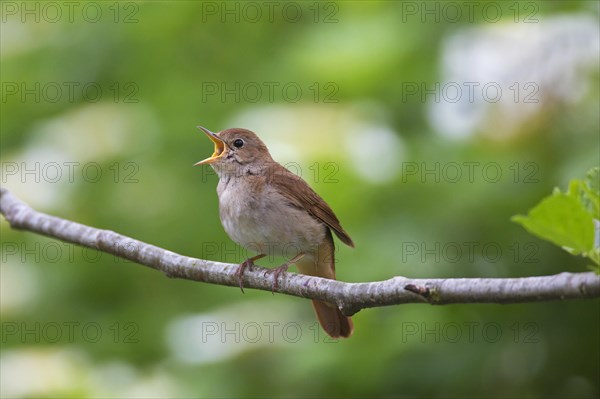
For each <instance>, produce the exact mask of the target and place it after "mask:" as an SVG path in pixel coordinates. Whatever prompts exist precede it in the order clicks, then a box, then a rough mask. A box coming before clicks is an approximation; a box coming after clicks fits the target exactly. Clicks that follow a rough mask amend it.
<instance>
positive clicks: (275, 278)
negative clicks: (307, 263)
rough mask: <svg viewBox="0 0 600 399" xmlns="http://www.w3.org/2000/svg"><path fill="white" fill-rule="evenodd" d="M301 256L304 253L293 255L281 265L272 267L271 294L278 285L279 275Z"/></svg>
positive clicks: (302, 256)
mask: <svg viewBox="0 0 600 399" xmlns="http://www.w3.org/2000/svg"><path fill="white" fill-rule="evenodd" d="M302 258H304V253H302V252H300V253H299V254H298V255H296V256H294V257H293V258H292V259H290V260H288V261H287V262H285V263H284V264H283V265H281V266H278V267H276V268H274V269H272V271H273V274H274V276H273V286H272V287H271V292H272V293H273V294H274V293H275V290H276V289H277V288H278V286H279V275H280V274H281V273H283V272H285V271H286V270H287V269H288V268H289V267H290V266H291V265H293V264H294V263H296V262H298V261H299V260H300V259H302Z"/></svg>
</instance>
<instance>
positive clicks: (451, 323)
mask: <svg viewBox="0 0 600 399" xmlns="http://www.w3.org/2000/svg"><path fill="white" fill-rule="evenodd" d="M91 3H92V4H93V5H92V6H89V5H87V4H88V3H83V2H73V3H72V4H74V5H72V7H74V8H73V9H72V11H73V13H72V18H71V15H70V14H69V13H68V11H69V8H68V7H69V6H67V5H66V3H60V2H58V3H54V4H57V5H59V8H58V9H59V10H60V11H61V14H60V15H57V14H56V13H55V10H54V9H52V8H48V7H49V6H47V5H45V3H43V2H4V3H3V5H2V32H1V33H2V34H1V44H2V49H1V80H2V103H1V106H2V109H1V117H0V120H1V122H0V124H1V125H0V130H1V138H2V150H1V151H2V152H1V156H2V186H3V187H6V188H8V189H9V190H11V191H13V192H14V193H15V194H16V195H18V196H19V197H21V198H22V199H23V200H25V201H26V202H28V203H29V204H31V205H32V206H34V207H36V208H37V209H39V210H42V211H45V212H48V213H51V214H55V215H57V216H60V217H63V218H67V219H71V220H75V221H77V222H80V223H84V224H88V225H91V226H95V227H99V228H106V229H110V230H114V231H117V232H119V233H122V234H125V235H128V236H131V237H134V238H136V239H139V240H141V241H144V242H148V243H151V244H154V245H158V246H160V247H163V248H167V249H169V250H172V251H174V252H177V253H180V254H184V255H188V256H193V257H198V258H205V259H211V260H216V261H223V262H239V261H241V260H243V259H244V257H245V255H246V253H245V252H244V251H243V250H240V249H239V248H238V247H237V246H236V245H235V244H234V243H233V242H231V240H230V239H229V238H228V237H227V236H226V234H225V232H224V231H223V229H222V227H221V225H220V222H219V218H218V207H217V198H216V193H215V188H216V184H217V178H216V176H215V175H214V173H213V172H212V171H211V170H210V169H208V168H204V169H202V168H193V167H192V164H193V163H195V162H197V161H199V160H201V159H203V158H206V157H207V156H208V155H210V153H211V152H212V144H211V143H210V142H209V140H207V139H206V138H205V137H204V136H203V135H202V134H201V132H200V131H198V130H197V129H196V128H195V126H196V125H199V124H201V125H203V126H206V127H207V128H209V129H211V130H215V131H218V130H222V129H225V128H229V127H236V126H237V127H245V128H249V129H251V130H254V131H256V132H257V133H258V134H259V135H260V136H261V137H262V138H263V140H264V141H265V142H266V144H267V145H268V146H269V148H270V149H271V152H272V154H273V156H274V158H276V159H277V160H279V161H280V162H281V163H282V164H285V165H287V166H288V167H289V168H290V169H292V170H293V171H294V172H296V173H299V174H301V175H302V177H303V178H304V179H305V180H307V182H308V183H309V184H310V185H311V186H312V187H314V188H315V190H316V191H317V192H318V193H320V194H321V195H322V196H323V197H324V198H325V199H326V200H327V201H328V203H329V204H330V205H331V206H332V208H333V209H334V210H335V212H336V214H337V216H338V217H339V218H340V220H341V221H342V224H343V226H344V227H345V229H346V230H347V231H348V232H349V234H350V235H351V236H352V238H353V240H354V242H355V243H356V248H355V249H350V248H348V247H345V246H343V245H342V244H339V242H338V244H339V245H338V249H337V262H338V264H337V272H338V278H339V279H341V280H344V281H351V282H361V281H374V280H383V279H387V278H391V277H393V276H396V275H401V276H407V277H416V278H428V277H432V278H435V277H520V276H533V275H548V274H554V273H559V272H563V271H569V272H582V271H585V270H586V267H587V263H588V262H586V260H584V259H579V258H575V257H572V256H570V255H569V254H567V253H566V252H564V251H562V250H561V249H560V248H557V247H555V246H553V245H551V244H550V243H547V242H545V241H542V240H539V239H537V238H536V237H534V236H531V235H529V234H528V233H527V232H526V231H525V230H524V229H523V228H521V227H520V226H518V225H517V224H515V223H512V222H510V220H509V219H510V217H511V216H512V215H515V214H519V213H520V214H524V213H525V212H526V211H527V210H528V209H530V208H531V207H533V206H534V205H535V204H536V203H537V202H538V201H539V200H540V199H541V198H542V197H544V196H546V195H547V194H549V193H550V192H551V191H552V189H553V187H555V186H560V187H562V188H563V189H565V188H566V183H567V182H568V180H569V179H570V178H574V177H579V178H581V177H583V175H584V174H585V172H586V171H587V170H588V169H589V168H590V167H592V166H594V165H598V163H599V159H598V157H599V156H598V154H599V136H598V131H599V126H598V105H599V90H598V87H599V86H598V83H599V81H598V57H599V54H598V53H599V49H598V47H599V46H598V42H599V38H598V29H597V27H598V15H599V11H598V10H599V9H598V3H597V2H592V1H589V2H586V1H547V2H476V3H477V6H476V8H475V9H473V13H472V15H471V14H468V12H467V11H468V7H470V6H468V5H466V4H465V2H450V3H451V5H450V6H448V4H449V3H447V2H366V1H365V2H361V1H351V2H339V3H334V2H322V3H315V2H294V3H292V5H291V6H285V3H280V2H272V3H261V2H251V3H241V2H204V3H203V2H199V1H173V2H168V3H167V2H154V1H150V2H139V3H138V2H135V3H134V2H120V3H115V2H91ZM248 4H249V5H248ZM488 4H489V5H488ZM12 6H14V7H16V11H15V8H11V7H12ZM23 7H30V8H29V9H31V10H33V11H32V13H33V14H27V13H25V9H24V8H23ZM36 7H37V8H36ZM44 7H46V8H44ZM50 7H51V6H50ZM90 7H91V8H90ZM271 7H272V8H271ZM448 7H450V8H448ZM451 7H455V8H456V9H457V10H459V11H460V12H461V14H460V15H457V14H455V9H453V8H451ZM97 10H100V14H97ZM256 10H259V12H260V13H261V14H260V15H258V14H256ZM270 10H272V14H270V12H271V11H270ZM298 10H300V14H298V13H297V12H298ZM498 10H500V15H498V18H496V12H497V11H498ZM590 27H591V28H592V29H588V28H590ZM590 32H591V33H590ZM465 81H468V82H475V83H477V85H478V86H475V87H476V89H475V92H474V93H475V99H474V100H473V101H468V100H467V101H465V98H466V96H467V94H468V92H467V90H466V86H464V84H463V83H464V82H465ZM490 82H491V83H499V84H501V85H502V87H503V90H502V98H501V100H499V101H486V100H484V101H482V100H481V98H480V97H481V88H482V87H483V86H484V85H486V84H487V83H490ZM448 83H450V86H445V85H447V84H448ZM528 83H531V84H532V86H531V85H530V86H526V84H528ZM513 84H517V86H516V87H517V88H519V90H520V92H519V95H518V97H517V98H515V97H514V96H515V89H514V86H513V89H510V88H509V86H511V85H513ZM456 85H458V86H460V87H461V88H462V89H463V90H464V91H463V92H462V96H461V101H458V102H456V101H454V98H455V97H454V94H453V92H451V89H452V88H453V87H456ZM57 87H58V88H59V90H58V91H57ZM70 87H72V88H73V90H72V92H70V89H69V88H70ZM269 87H273V92H272V93H271V92H270V91H269V89H268V88H269ZM298 87H299V88H300V90H301V93H300V92H297V90H296V89H297V88H298ZM98 88H99V89H100V91H98ZM257 88H259V89H260V91H256V89H257ZM415 88H416V90H417V91H416V94H415V92H414V91H411V90H415ZM444 88H445V89H444ZM438 89H439V90H438ZM211 90H212V91H211ZM444 90H446V91H444ZM428 93H429V94H428ZM436 93H437V95H436ZM527 95H531V97H530V98H529V99H535V100H537V103H533V104H532V103H529V102H527V101H526V99H527ZM488 100H489V99H488ZM70 162H73V164H68V163H70ZM56 165H58V168H57V166H56ZM69 165H72V166H69ZM470 165H471V166H470ZM471 168H472V169H471ZM57 170H58V175H57V174H56V173H57V172H56V171H57ZM28 171H29V172H28ZM69 171H72V172H73V174H72V175H70V174H69ZM469 171H472V172H473V173H472V174H469ZM498 172H499V173H500V174H498ZM99 173H100V174H99ZM0 231H1V233H2V268H1V278H2V279H1V283H2V284H1V288H2V290H1V302H0V304H1V306H0V310H1V319H2V320H1V321H2V339H1V354H2V359H1V360H0V365H1V371H0V377H1V393H2V396H3V397H40V396H41V397H366V396H369V397H377V396H388V397H395V396H401V397H403V396H405V397H411V396H419V397H489V398H497V397H520V398H523V397H524V398H547V397H577V398H579V397H585V398H592V397H598V395H599V393H600V382H599V380H598V376H599V375H600V360H599V359H600V345H599V341H598V337H599V335H600V323H599V317H598V316H599V306H598V305H599V303H598V301H597V300H589V301H568V302H564V303H561V302H551V303H536V304H519V305H508V306H500V305H452V306H441V307H431V306H427V305H403V306H394V307H386V308H377V309H368V310H364V311H361V312H360V313H358V314H357V315H356V316H355V317H354V322H355V334H354V336H353V337H352V338H351V339H349V340H343V341H339V342H334V341H331V340H329V339H327V338H326V337H325V336H324V334H323V333H322V332H321V331H320V330H319V329H318V327H317V325H316V324H315V319H314V316H313V314H312V311H311V309H310V305H309V303H308V301H306V300H301V299H298V298H292V297H286V296H283V295H275V296H273V295H271V294H270V293H267V292H257V291H252V290H246V294H245V295H242V294H241V293H240V291H239V289H236V288H228V287H221V286H212V285H206V284H201V283H195V282H190V281H182V280H172V279H167V278H165V276H163V275H161V274H160V273H158V272H155V271H152V270H150V269H147V268H144V267H140V266H138V265H135V264H133V263H131V262H126V261H122V260H118V259H115V258H113V257H112V256H108V255H106V254H100V253H96V252H95V251H92V250H85V249H81V248H79V247H74V246H71V245H69V244H64V243H60V242H59V243H57V242H55V241H53V240H50V239H47V238H44V237H41V236H38V235H35V234H32V233H26V232H18V231H13V230H10V228H9V226H8V224H7V223H6V222H5V221H4V220H3V221H2V222H1V230H0ZM280 262H281V260H280V259H271V260H267V261H265V262H262V263H261V264H263V265H276V264H278V263H280ZM292 271H293V269H292Z"/></svg>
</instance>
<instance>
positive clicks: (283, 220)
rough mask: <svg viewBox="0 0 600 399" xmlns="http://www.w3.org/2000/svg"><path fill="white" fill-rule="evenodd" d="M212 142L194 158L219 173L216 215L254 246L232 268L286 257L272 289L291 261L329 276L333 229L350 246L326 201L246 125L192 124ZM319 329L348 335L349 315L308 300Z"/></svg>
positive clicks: (237, 237) (333, 334)
mask: <svg viewBox="0 0 600 399" xmlns="http://www.w3.org/2000/svg"><path fill="white" fill-rule="evenodd" d="M198 128H199V129H200V130H202V131H203V132H204V133H205V134H206V135H207V136H208V138H209V139H210V140H211V141H212V142H213V143H214V152H213V154H212V155H211V156H210V157H209V158H206V159H204V160H202V161H200V162H197V163H195V164H194V166H198V165H210V166H211V167H212V168H213V169H214V171H215V173H216V174H217V176H218V178H219V182H218V184H217V196H218V199H219V216H220V219H221V224H222V225H223V228H224V230H225V232H226V233H227V235H228V236H229V237H230V238H231V239H232V240H233V241H235V242H236V243H238V244H239V245H241V246H242V247H244V248H246V249H247V250H250V251H253V252H256V253H257V254H256V255H255V256H252V257H250V258H248V259H246V260H245V261H243V262H242V263H241V264H240V265H239V266H238V268H237V269H236V276H237V278H238V279H239V285H240V288H241V289H242V292H243V283H242V276H243V273H244V271H245V270H246V269H247V268H251V267H253V266H254V262H255V261H257V260H259V259H261V258H264V257H265V256H283V257H284V258H285V259H287V261H286V262H285V263H283V264H282V265H281V266H279V267H277V268H275V269H273V270H274V276H273V278H274V283H273V290H274V289H275V288H277V284H278V280H279V277H280V274H281V273H282V272H283V271H286V270H287V269H288V267H289V266H291V265H295V266H296V267H297V269H298V271H299V272H300V273H302V274H305V275H310V276H318V277H323V278H327V279H333V280H335V257H334V251H335V244H334V241H333V235H332V233H333V234H335V235H336V236H337V237H338V238H339V239H340V240H341V241H342V242H343V243H344V244H346V245H348V246H350V247H352V248H354V242H353V241H352V238H350V236H349V235H348V233H346V231H345V230H344V228H343V227H342V225H341V224H340V221H339V220H338V218H337V216H336V215H335V213H334V212H333V210H332V209H331V207H330V206H329V205H328V204H327V203H326V202H325V200H323V198H321V197H320V196H319V195H318V194H317V193H316V192H315V191H314V190H313V189H312V188H311V187H310V186H309V185H308V184H307V183H306V182H305V181H304V180H303V179H302V178H301V177H299V176H297V175H296V174H294V173H292V172H290V171H288V170H287V169H286V168H284V167H283V166H282V165H281V164H279V163H277V162H276V161H275V160H273V158H272V156H271V154H270V153H269V150H268V148H267V146H266V145H265V144H264V143H263V141H262V140H261V139H260V138H259V137H258V136H257V135H256V134H255V133H254V132H252V131H250V130H247V129H243V128H230V129H225V130H222V131H220V132H217V133H215V132H212V131H210V130H208V129H206V128H204V127H202V126H198ZM312 305H313V309H314V311H315V314H316V316H317V319H318V321H319V324H320V325H321V327H322V328H323V330H324V331H325V332H326V333H327V334H328V335H329V336H331V337H333V338H348V337H350V336H351V335H352V333H353V331H354V324H353V322H352V318H351V317H348V316H345V315H344V314H342V312H341V311H340V309H339V308H338V307H337V306H336V305H335V304H332V303H327V302H322V301H317V300H313V301H312Z"/></svg>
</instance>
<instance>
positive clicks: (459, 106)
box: [427, 15, 600, 138]
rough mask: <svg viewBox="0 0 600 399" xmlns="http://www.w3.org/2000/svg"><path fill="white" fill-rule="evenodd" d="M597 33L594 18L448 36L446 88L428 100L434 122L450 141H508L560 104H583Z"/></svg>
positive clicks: (599, 56)
mask: <svg viewBox="0 0 600 399" xmlns="http://www.w3.org/2000/svg"><path fill="white" fill-rule="evenodd" d="M599 29H600V26H599V24H598V20H597V19H596V18H594V17H592V16H589V15H564V16H557V17H550V18H540V19H539V21H538V22H537V23H519V24H515V23H508V22H505V23H502V24H500V23H499V24H494V25H491V26H490V25H486V26H480V27H475V28H468V29H464V30H461V31H459V33H457V34H454V35H452V36H450V37H449V38H448V39H447V40H446V41H445V44H444V46H443V49H442V51H443V54H442V76H443V78H444V82H443V83H441V84H440V85H439V87H437V88H436V89H437V97H436V98H435V99H433V98H432V97H431V96H428V98H427V99H428V100H432V101H428V102H429V111H430V112H429V119H430V123H431V124H432V125H433V126H434V128H435V129H436V130H437V131H438V132H439V133H440V134H443V135H446V136H450V137H465V136H470V135H472V134H474V133H476V132H482V133H484V134H487V135H488V136H491V137H496V138H503V137H507V136H511V135H514V134H516V133H519V132H520V131H521V130H522V129H523V128H524V127H526V125H527V124H528V123H531V122H534V121H535V119H536V118H539V117H540V116H541V115H543V113H544V112H547V111H548V110H551V106H552V105H554V104H556V103H558V104H560V103H563V104H571V103H576V102H578V101H580V100H581V99H583V98H584V96H585V95H586V94H587V93H588V91H589V90H590V84H589V83H590V73H591V72H593V71H596V70H597V68H598V62H599V61H600V51H599V47H600V38H599V35H598V30H599ZM428 89H431V87H428ZM457 90H458V96H456V95H455V93H456V91H457Z"/></svg>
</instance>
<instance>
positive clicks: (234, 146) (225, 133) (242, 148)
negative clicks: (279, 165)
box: [194, 126, 273, 178]
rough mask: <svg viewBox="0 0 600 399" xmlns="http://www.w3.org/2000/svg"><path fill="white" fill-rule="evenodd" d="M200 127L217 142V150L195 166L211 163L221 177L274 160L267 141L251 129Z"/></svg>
mask: <svg viewBox="0 0 600 399" xmlns="http://www.w3.org/2000/svg"><path fill="white" fill-rule="evenodd" d="M198 128H199V129H200V130H202V131H203V132H204V133H205V134H206V135H207V136H208V138H209V139H210V140H211V141H212V142H213V143H214V144H215V150H214V152H213V154H212V155H211V156H210V157H209V158H206V159H204V160H202V161H200V162H197V163H195V164H194V166H197V165H205V164H209V165H210V166H212V168H213V169H214V170H215V172H217V174H218V175H219V178H221V177H223V175H224V174H227V175H231V174H232V173H235V174H236V175H237V174H239V175H242V174H245V173H247V172H248V171H253V170H254V169H260V168H261V167H263V166H264V165H265V164H267V163H269V162H273V158H271V154H269V150H268V149H267V146H266V145H265V143H263V142H262V140H261V139H259V138H258V136H257V135H256V134H255V133H253V132H251V131H250V130H247V129H241V128H232V129H226V130H222V131H220V132H218V133H213V132H211V131H210V130H208V129H206V128H204V127H202V126H198Z"/></svg>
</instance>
